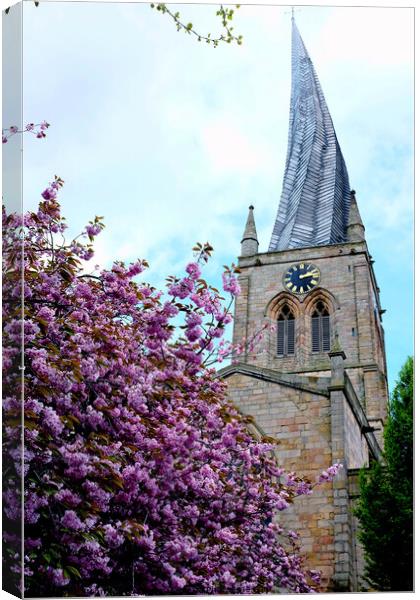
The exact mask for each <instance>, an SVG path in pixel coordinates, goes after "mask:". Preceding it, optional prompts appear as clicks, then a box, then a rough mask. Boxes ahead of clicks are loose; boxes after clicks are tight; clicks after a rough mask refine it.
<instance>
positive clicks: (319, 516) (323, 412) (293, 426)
mask: <svg viewBox="0 0 420 600" xmlns="http://www.w3.org/2000/svg"><path fill="white" fill-rule="evenodd" d="M227 382H228V385H229V395H230V397H231V399H232V400H233V402H234V403H235V404H236V406H238V408H239V409H240V410H241V411H242V412H243V413H244V414H249V415H252V416H253V417H254V418H255V419H256V421H257V423H258V426H259V427H261V428H262V429H263V430H264V432H265V433H266V434H267V435H270V436H273V437H275V438H277V439H278V440H279V441H280V442H281V445H280V446H279V451H278V454H279V464H280V465H281V466H282V467H284V468H285V469H286V470H288V471H296V473H298V474H299V475H307V476H308V477H309V478H310V479H311V480H314V479H315V478H316V477H317V476H318V475H319V473H320V472H321V471H322V470H323V469H325V468H327V467H329V466H330V465H331V460H332V457H331V443H330V438H331V432H330V419H329V414H330V401H329V398H328V397H327V396H325V395H321V394H311V393H309V392H304V391H298V390H296V389H293V388H288V387H284V386H281V385H278V384H273V383H270V382H266V381H259V380H257V379H254V378H251V377H247V376H244V375H241V374H235V375H232V376H230V377H228V379H227ZM280 518H281V521H282V523H283V525H284V527H285V529H286V530H288V529H292V530H296V531H298V532H299V533H300V534H301V543H302V552H303V553H304V554H305V555H306V557H307V565H308V567H309V568H312V569H317V570H321V571H322V575H323V578H322V582H323V586H324V589H327V587H328V586H329V585H330V584H331V578H332V575H333V568H334V567H333V565H334V556H335V555H334V537H333V535H334V507H333V490H332V485H331V483H326V484H323V485H322V486H319V487H317V488H315V490H314V492H313V494H312V495H311V496H301V497H300V498H297V499H296V501H295V503H294V505H293V506H292V507H290V508H288V509H287V510H285V511H283V512H282V513H281V517H280Z"/></svg>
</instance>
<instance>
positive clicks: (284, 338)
mask: <svg viewBox="0 0 420 600" xmlns="http://www.w3.org/2000/svg"><path fill="white" fill-rule="evenodd" d="M294 353H295V317H294V315H293V313H292V311H291V310H290V308H289V307H288V306H287V304H286V305H285V306H283V308H282V310H281V312H280V315H279V317H278V320H277V355H278V356H286V355H288V354H294Z"/></svg>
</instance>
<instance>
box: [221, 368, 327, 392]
mask: <svg viewBox="0 0 420 600" xmlns="http://www.w3.org/2000/svg"><path fill="white" fill-rule="evenodd" d="M235 374H240V375H246V376H248V377H253V378H254V379H260V380H262V381H267V382H269V383H276V384H278V385H284V386H286V387H291V388H294V389H297V390H301V391H304V392H309V393H310V394H317V395H319V396H325V397H327V398H328V397H329V395H330V394H329V390H328V384H329V383H330V378H329V377H319V378H318V381H317V385H316V386H315V385H311V383H310V382H309V381H308V379H309V378H308V377H304V376H299V375H294V376H290V375H289V376H288V375H287V374H283V373H278V372H277V371H274V370H272V369H266V368H265V367H254V366H252V365H248V364H246V363H238V364H236V365H228V366H227V367H224V368H223V369H220V371H218V372H217V376H218V377H221V378H222V379H226V378H227V377H230V376H232V375H235Z"/></svg>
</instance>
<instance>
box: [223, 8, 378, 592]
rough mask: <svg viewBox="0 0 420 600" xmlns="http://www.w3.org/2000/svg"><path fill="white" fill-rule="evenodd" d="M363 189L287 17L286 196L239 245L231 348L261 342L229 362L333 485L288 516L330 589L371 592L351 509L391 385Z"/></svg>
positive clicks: (294, 456)
mask: <svg viewBox="0 0 420 600" xmlns="http://www.w3.org/2000/svg"><path fill="white" fill-rule="evenodd" d="M373 263H374V261H373V260H372V257H371V255H370V254H369V251H368V247H367V243H366V239H365V228H364V225H363V222H362V220H361V217H360V213H359V209H358V206H357V201H356V194H355V192H354V191H353V190H351V189H350V185H349V179H348V174H347V169H346V165H345V162H344V159H343V155H342V153H341V149H340V146H339V144H338V141H337V137H336V134H335V130H334V126H333V123H332V119H331V116H330V113H329V111H328V107H327V104H326V101H325V98H324V95H323V92H322V89H321V86H320V84H319V81H318V78H317V75H316V72H315V69H314V67H313V64H312V61H311V59H310V57H309V55H308V52H307V50H306V48H305V45H304V43H303V41H302V38H301V36H300V33H299V31H298V28H297V26H296V23H295V21H294V18H292V91H291V102H290V121H289V139H288V150H287V158H286V169H285V174H284V181H283V190H282V195H281V199H280V203H279V207H278V212H277V216H276V220H275V223H274V228H273V233H272V237H271V241H270V246H269V249H268V252H260V251H259V242H258V236H257V228H256V225H255V220H254V207H253V206H250V207H249V214H248V219H247V222H246V227H245V231H244V235H243V238H242V241H241V256H240V258H239V267H240V269H241V274H240V276H239V282H240V285H241V294H240V295H239V296H238V297H237V299H236V305H235V322H234V333H233V341H234V343H238V342H241V341H242V340H243V339H246V340H249V339H251V338H252V337H253V336H254V334H256V333H257V332H258V331H261V330H262V329H264V337H263V339H262V341H261V342H260V343H259V344H258V345H257V346H256V347H255V348H253V349H251V348H249V347H245V349H244V351H243V354H242V355H241V356H240V357H238V360H237V361H236V362H235V363H233V364H232V365H230V366H227V367H225V368H224V369H222V370H221V372H220V374H221V376H222V377H224V378H225V379H226V381H227V383H228V386H229V393H230V396H231V398H232V399H233V401H234V402H235V404H236V405H237V406H238V407H239V409H240V410H241V411H242V412H244V413H246V414H250V415H252V416H253V417H254V419H255V423H256V426H257V428H258V429H259V430H260V431H261V432H262V434H263V435H264V434H265V435H269V436H272V437H274V438H276V439H277V440H278V441H279V445H278V456H279V463H280V464H281V466H282V467H284V468H286V469H287V470H290V471H296V472H297V473H298V474H299V475H307V476H308V477H309V478H311V479H312V480H314V479H315V478H316V477H317V475H318V474H319V473H320V471H322V470H324V469H326V468H327V467H328V466H330V465H331V464H333V463H336V462H338V463H342V464H343V465H344V467H343V469H341V470H340V473H339V475H338V476H337V477H336V478H335V479H334V481H333V482H332V483H329V484H323V485H322V486H319V487H318V488H316V489H315V490H314V492H313V495H312V496H310V497H301V498H298V499H297V500H296V502H295V504H294V505H293V507H291V508H290V509H288V510H287V511H284V513H282V514H281V519H282V521H284V523H285V527H288V528H291V529H295V531H297V532H298V533H299V534H300V536H301V543H302V551H303V553H304V554H306V557H307V563H308V565H309V566H310V568H314V569H319V570H321V571H322V577H323V578H322V585H323V588H324V590H328V591H334V590H335V591H339V590H342V591H357V590H360V589H362V584H361V581H362V580H361V576H362V572H363V553H362V551H361V548H360V547H359V544H358V541H357V536H356V530H357V522H356V520H355V517H354V515H353V514H352V506H353V503H354V501H355V499H356V497H357V494H358V489H357V481H358V470H359V469H360V468H361V467H363V466H367V465H369V461H370V460H371V459H372V458H375V459H377V460H380V459H381V447H382V432H383V425H384V421H385V418H386V415H387V404H388V400H387V399H388V389H387V373H386V360H385V345H384V331H383V327H382V324H381V321H382V313H383V312H384V311H383V310H382V309H381V305H380V299H379V287H378V284H377V282H376V278H375V274H374V270H373Z"/></svg>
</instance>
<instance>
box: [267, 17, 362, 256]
mask: <svg viewBox="0 0 420 600" xmlns="http://www.w3.org/2000/svg"><path fill="white" fill-rule="evenodd" d="M349 207H350V186H349V181H348V175H347V169H346V165H345V163H344V159H343V156H342V154H341V150H340V146H339V144H338V141H337V137H336V135H335V131H334V126H333V123H332V120H331V116H330V113H329V111H328V107H327V104H326V102H325V98H324V94H323V93H322V90H321V86H320V84H319V81H318V78H317V75H316V73H315V69H314V67H313V65H312V61H311V59H310V58H309V55H308V52H307V51H306V48H305V45H304V43H303V41H302V38H301V37H300V33H299V30H298V28H297V26H296V23H295V20H294V18H292V93H291V100H290V118H289V143H288V149H287V158H286V170H285V174H284V180H283V191H282V195H281V199H280V204H279V209H278V212H277V217H276V221H275V224H274V229H273V234H272V236H271V242H270V247H269V250H270V251H276V250H285V249H287V248H298V247H302V246H320V245H324V244H335V243H340V242H343V241H346V227H347V222H348V214H349Z"/></svg>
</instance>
